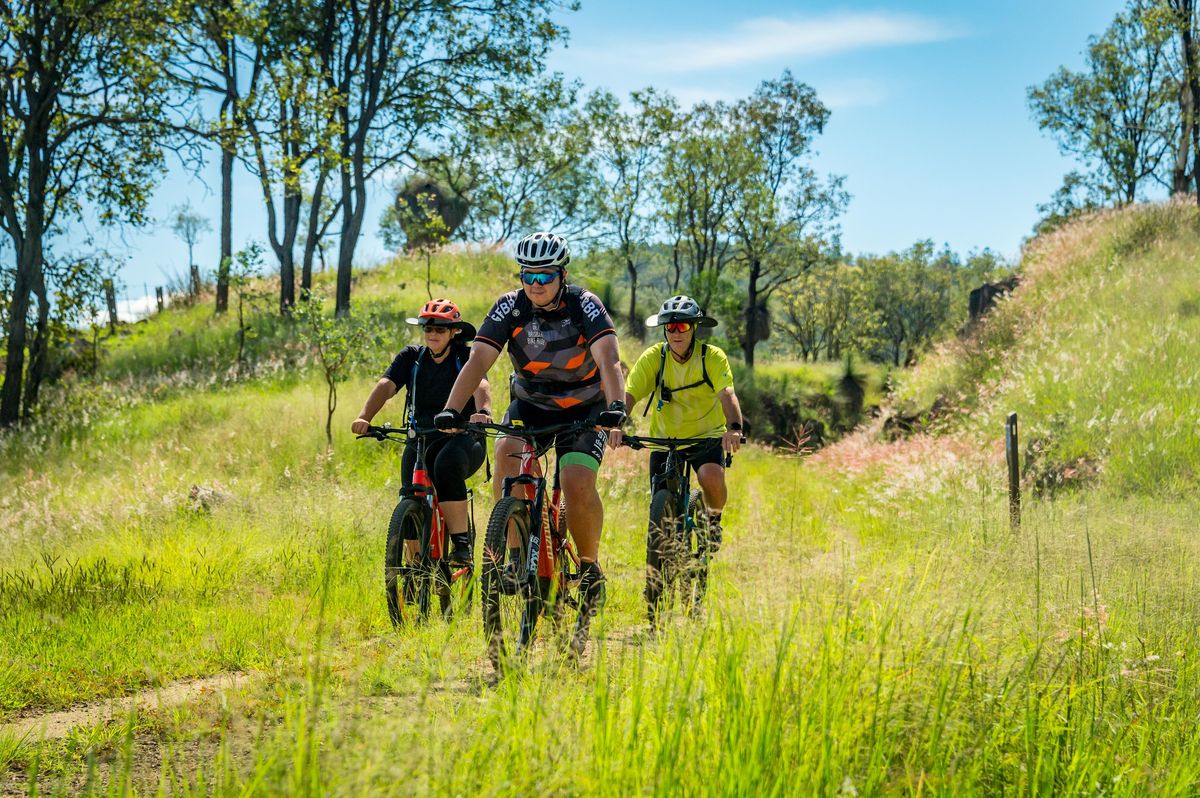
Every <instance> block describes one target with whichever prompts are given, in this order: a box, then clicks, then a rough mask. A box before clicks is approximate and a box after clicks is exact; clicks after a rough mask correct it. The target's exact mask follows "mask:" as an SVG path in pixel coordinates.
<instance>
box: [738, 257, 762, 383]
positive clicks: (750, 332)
mask: <svg viewBox="0 0 1200 798" xmlns="http://www.w3.org/2000/svg"><path fill="white" fill-rule="evenodd" d="M761 275H762V265H761V264H760V263H759V262H758V261H757V260H755V261H752V262H751V263H750V274H749V280H748V281H747V286H746V321H745V327H746V335H745V338H743V339H742V353H743V356H744V357H745V359H746V368H748V369H750V370H751V371H753V370H754V347H755V346H757V344H758V302H759V299H758V278H759V277H760V276H761Z"/></svg>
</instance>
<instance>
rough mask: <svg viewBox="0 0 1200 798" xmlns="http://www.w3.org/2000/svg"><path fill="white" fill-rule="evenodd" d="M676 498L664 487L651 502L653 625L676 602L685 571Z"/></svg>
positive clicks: (648, 539)
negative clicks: (682, 571)
mask: <svg viewBox="0 0 1200 798" xmlns="http://www.w3.org/2000/svg"><path fill="white" fill-rule="evenodd" d="M677 503H678V498H677V497H676V495H675V494H674V493H673V492H671V491H669V490H667V489H666V488H662V489H660V490H657V491H655V492H654V498H653V499H651V501H650V527H649V529H648V531H647V534H646V593H645V595H646V612H647V614H648V615H649V618H650V624H651V626H653V625H655V624H656V623H657V622H658V615H659V613H660V612H661V611H662V610H664V609H667V608H669V607H670V606H671V605H672V604H673V603H674V599H675V593H676V591H677V588H678V586H679V581H680V571H681V564H682V562H681V560H682V557H681V554H682V552H681V551H680V545H679V540H680V532H681V526H682V523H683V519H682V518H680V517H679V514H678V513H679V511H678V507H677Z"/></svg>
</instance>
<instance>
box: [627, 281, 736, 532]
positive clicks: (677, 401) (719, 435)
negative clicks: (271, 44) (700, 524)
mask: <svg viewBox="0 0 1200 798" xmlns="http://www.w3.org/2000/svg"><path fill="white" fill-rule="evenodd" d="M646 326H647V327H662V328H663V336H664V338H665V339H666V340H665V341H664V342H663V343H661V344H654V345H653V346H651V347H649V348H648V349H647V350H646V351H645V352H643V353H642V354H641V356H640V357H639V358H638V359H637V362H636V363H634V364H633V368H632V369H631V370H630V372H629V381H628V383H627V384H626V387H625V390H626V393H625V403H626V405H628V406H629V407H633V406H634V405H635V404H637V403H638V402H640V401H641V400H642V399H646V398H647V397H648V399H647V403H646V411H643V415H645V414H646V412H648V413H649V415H650V435H651V436H653V437H656V438H709V439H711V440H710V441H709V442H708V443H703V444H697V445H695V446H691V447H689V448H687V449H684V450H682V453H683V455H684V456H685V457H686V458H687V460H688V462H689V463H691V466H692V469H693V470H694V471H695V472H696V480H697V481H698V482H699V483H700V490H701V491H703V493H704V506H705V508H706V510H707V513H708V529H709V544H710V546H711V550H712V551H713V552H716V551H717V550H718V549H720V548H721V539H722V527H721V513H722V511H723V510H724V509H725V502H726V500H727V498H728V491H727V490H726V487H725V455H726V454H733V453H734V452H736V451H737V450H738V448H739V447H740V446H741V444H742V407H741V404H740V403H739V402H738V398H737V394H736V393H735V392H734V390H733V371H732V370H731V369H730V368H729V358H727V357H726V356H725V353H724V352H723V351H722V350H721V349H720V348H719V347H716V346H713V345H712V344H708V343H701V344H700V347H699V350H700V351H699V352H698V353H697V351H696V349H697V347H696V330H697V328H699V327H715V326H717V321H716V319H712V318H709V317H708V316H707V315H705V313H704V311H703V310H702V309H701V308H700V305H698V304H697V303H696V300H694V299H692V298H691V297H690V296H683V295H680V296H673V297H671V298H670V299H668V300H667V301H666V302H663V303H662V307H661V308H660V309H659V311H658V313H655V314H653V315H651V316H649V317H648V318H647V319H646ZM621 437H622V436H621V433H620V432H616V433H614V434H612V435H610V436H609V445H610V446H619V445H620V443H621ZM666 459H667V453H666V452H651V453H650V491H651V494H653V492H654V483H655V481H656V480H657V476H658V474H659V472H660V471H662V468H663V466H664V465H665V463H666Z"/></svg>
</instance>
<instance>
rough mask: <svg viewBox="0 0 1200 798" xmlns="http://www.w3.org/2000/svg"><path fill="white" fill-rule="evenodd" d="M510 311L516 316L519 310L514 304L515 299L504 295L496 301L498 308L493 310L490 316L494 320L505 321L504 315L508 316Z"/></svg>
mask: <svg viewBox="0 0 1200 798" xmlns="http://www.w3.org/2000/svg"><path fill="white" fill-rule="evenodd" d="M510 311H511V312H512V314H513V315H514V316H515V315H517V310H516V308H515V307H514V305H513V301H512V300H511V299H509V298H508V297H504V298H503V299H501V300H500V301H499V302H497V303H496V308H495V310H493V311H492V312H491V314H490V316H489V318H490V319H491V320H492V321H504V317H505V316H507V315H508V314H509V312H510Z"/></svg>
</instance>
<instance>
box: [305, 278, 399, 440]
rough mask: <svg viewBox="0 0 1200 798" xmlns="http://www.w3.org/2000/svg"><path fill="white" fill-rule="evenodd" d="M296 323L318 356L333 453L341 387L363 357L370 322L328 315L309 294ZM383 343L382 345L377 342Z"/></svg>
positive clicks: (322, 303)
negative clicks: (334, 423)
mask: <svg viewBox="0 0 1200 798" xmlns="http://www.w3.org/2000/svg"><path fill="white" fill-rule="evenodd" d="M295 315H296V323H297V325H298V327H297V329H298V330H299V333H300V338H301V340H302V341H304V343H305V345H307V346H308V348H309V349H310V350H311V351H312V353H313V354H314V355H315V356H316V357H315V360H316V363H317V366H319V367H320V369H321V372H322V374H323V376H324V378H325V385H326V387H327V389H328V393H327V395H326V402H325V409H326V414H325V440H326V450H327V451H328V452H330V453H332V452H333V426H332V425H333V412H334V411H335V410H337V386H338V384H339V383H342V382H345V381H346V380H347V379H348V378H349V372H350V369H351V368H352V367H353V366H354V365H355V364H357V363H358V362H359V361H360V359H361V358H362V355H363V345H364V343H365V342H366V339H367V337H368V336H369V335H370V326H369V325H370V321H369V320H363V319H362V318H361V317H359V316H356V317H355V318H353V319H349V318H345V317H342V318H338V317H336V316H335V315H333V314H332V313H328V314H327V313H325V302H324V300H323V299H322V298H321V297H320V296H319V295H308V296H306V297H304V301H303V302H301V303H300V305H299V307H297V308H296V314H295ZM377 343H380V342H377Z"/></svg>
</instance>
